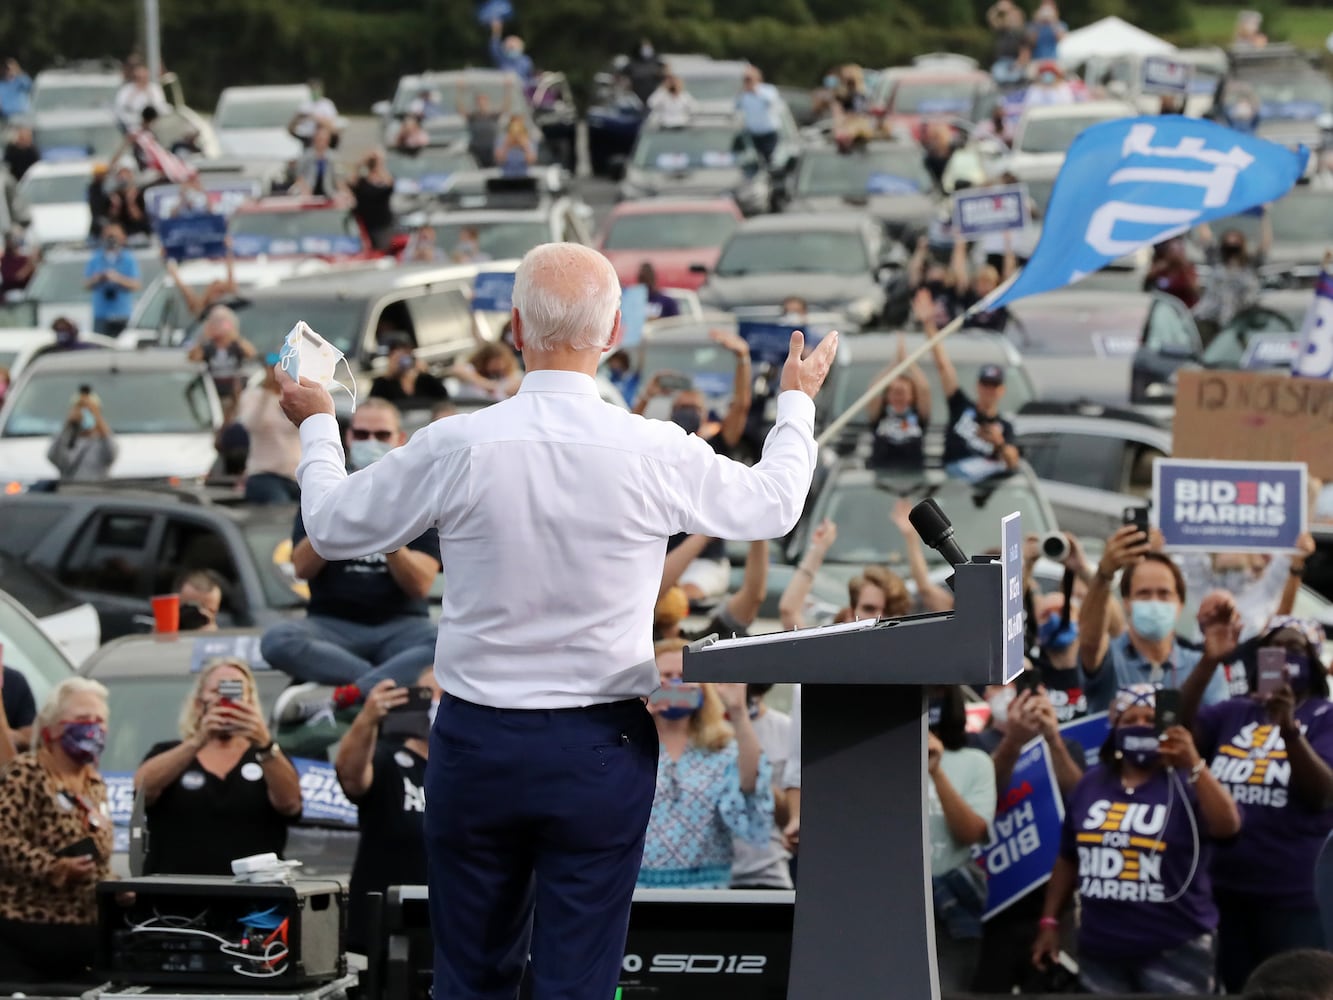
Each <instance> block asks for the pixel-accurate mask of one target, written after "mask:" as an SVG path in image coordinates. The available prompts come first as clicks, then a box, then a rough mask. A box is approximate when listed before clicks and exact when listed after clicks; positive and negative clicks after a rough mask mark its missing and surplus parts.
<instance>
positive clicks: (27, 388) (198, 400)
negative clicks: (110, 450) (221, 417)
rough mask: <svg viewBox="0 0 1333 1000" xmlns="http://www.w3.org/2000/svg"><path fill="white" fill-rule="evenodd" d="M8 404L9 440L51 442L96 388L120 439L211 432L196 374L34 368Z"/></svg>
mask: <svg viewBox="0 0 1333 1000" xmlns="http://www.w3.org/2000/svg"><path fill="white" fill-rule="evenodd" d="M30 374H31V376H32V377H31V378H28V379H25V380H24V381H23V382H22V383H21V384H20V386H19V388H18V398H16V399H14V400H12V401H11V400H6V410H7V412H8V413H9V416H8V418H7V419H6V420H5V429H4V436H5V437H51V436H52V435H53V434H55V433H56V431H58V430H60V428H61V427H63V426H64V425H65V421H66V419H67V418H68V417H69V411H70V406H71V404H72V403H73V402H74V400H75V399H77V398H78V395H79V387H80V386H84V385H90V386H92V389H93V392H95V393H96V394H97V396H98V398H99V399H100V400H101V403H102V415H103V416H104V417H105V418H106V421H107V423H108V424H110V425H111V429H112V430H113V431H115V432H116V433H117V434H199V433H201V432H208V431H211V430H212V429H213V414H212V411H211V410H210V408H209V397H208V390H207V388H206V384H205V382H204V377H203V376H202V375H200V374H198V373H196V372H193V371H151V370H150V371H143V370H128V371H127V370H125V369H120V370H118V371H108V370H105V369H103V370H97V371H83V372H67V371H59V372H53V371H42V370H41V369H34V370H32V371H31V372H30Z"/></svg>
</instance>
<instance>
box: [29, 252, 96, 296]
mask: <svg viewBox="0 0 1333 1000" xmlns="http://www.w3.org/2000/svg"><path fill="white" fill-rule="evenodd" d="M87 267H88V260H87V259H85V258H82V257H56V258H52V259H48V260H44V261H42V262H41V263H40V264H39V265H38V266H37V270H36V271H34V272H33V275H32V281H31V282H29V283H28V287H27V289H26V290H25V291H24V294H25V295H26V296H27V297H28V298H30V299H32V300H33V301H34V302H83V301H84V300H86V299H87V298H88V292H87V290H86V289H85V288H84V287H83V272H84V271H85V270H86V269H87Z"/></svg>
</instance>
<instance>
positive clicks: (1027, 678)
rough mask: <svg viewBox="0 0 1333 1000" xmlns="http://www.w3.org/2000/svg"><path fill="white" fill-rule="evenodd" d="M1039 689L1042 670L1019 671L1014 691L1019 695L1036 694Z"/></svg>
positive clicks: (1015, 679)
mask: <svg viewBox="0 0 1333 1000" xmlns="http://www.w3.org/2000/svg"><path fill="white" fill-rule="evenodd" d="M1039 687H1041V671H1040V670H1022V671H1019V674H1018V676H1017V677H1015V678H1014V691H1015V692H1017V694H1023V693H1024V692H1035V691H1036V690H1037V688H1039Z"/></svg>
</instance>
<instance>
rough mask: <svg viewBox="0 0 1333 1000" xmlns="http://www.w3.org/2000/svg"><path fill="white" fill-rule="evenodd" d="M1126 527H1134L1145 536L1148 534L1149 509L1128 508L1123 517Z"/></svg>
mask: <svg viewBox="0 0 1333 1000" xmlns="http://www.w3.org/2000/svg"><path fill="white" fill-rule="evenodd" d="M1123 519H1124V523H1125V524H1126V525H1133V526H1134V527H1135V528H1138V529H1139V531H1141V532H1143V533H1144V534H1145V535H1146V534H1147V533H1148V508H1147V507H1126V508H1125V512H1124V515H1123Z"/></svg>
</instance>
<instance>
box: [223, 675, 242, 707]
mask: <svg viewBox="0 0 1333 1000" xmlns="http://www.w3.org/2000/svg"><path fill="white" fill-rule="evenodd" d="M244 697H245V681H238V680H225V681H218V698H219V699H221V701H222V702H224V703H227V704H230V703H232V702H237V701H241V700H242V699H243V698H244Z"/></svg>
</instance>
